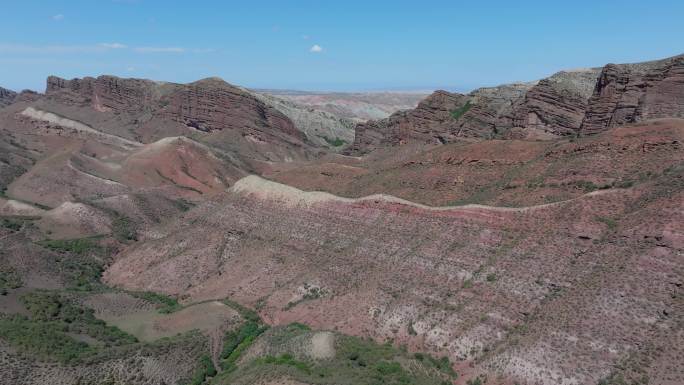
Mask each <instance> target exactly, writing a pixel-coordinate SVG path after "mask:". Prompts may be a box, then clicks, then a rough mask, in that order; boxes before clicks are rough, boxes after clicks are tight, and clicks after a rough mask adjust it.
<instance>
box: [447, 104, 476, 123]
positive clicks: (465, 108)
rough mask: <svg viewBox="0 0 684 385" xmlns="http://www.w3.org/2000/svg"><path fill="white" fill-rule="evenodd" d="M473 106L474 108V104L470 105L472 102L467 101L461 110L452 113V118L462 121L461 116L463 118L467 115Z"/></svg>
mask: <svg viewBox="0 0 684 385" xmlns="http://www.w3.org/2000/svg"><path fill="white" fill-rule="evenodd" d="M472 106H473V105H472V103H470V100H468V101H467V102H466V103H465V104H464V105H463V106H461V107H460V108H458V109H455V110H453V111H451V117H452V118H453V119H454V120H458V119H460V118H461V116H463V114H465V113H466V112H468V111H469V110H470V108H471V107H472Z"/></svg>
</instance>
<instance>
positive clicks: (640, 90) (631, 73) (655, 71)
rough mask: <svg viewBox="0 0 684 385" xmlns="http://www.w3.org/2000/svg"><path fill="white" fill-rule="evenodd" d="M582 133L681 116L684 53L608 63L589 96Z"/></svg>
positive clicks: (683, 95)
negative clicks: (669, 56) (640, 60)
mask: <svg viewBox="0 0 684 385" xmlns="http://www.w3.org/2000/svg"><path fill="white" fill-rule="evenodd" d="M588 104H589V106H588V108H587V113H586V116H585V117H584V121H583V122H582V128H581V132H582V134H593V133H596V132H598V131H601V130H604V129H607V128H610V127H615V126H619V125H622V124H625V123H633V122H639V121H643V120H646V119H657V118H666V117H674V118H681V117H684V55H680V56H676V57H673V58H670V59H665V60H659V61H653V62H647V63H639V64H621V65H617V64H608V65H607V66H605V67H604V68H603V70H602V71H601V74H600V76H599V78H598V81H597V83H596V87H595V89H594V93H593V95H592V96H591V98H590V99H589V103H588Z"/></svg>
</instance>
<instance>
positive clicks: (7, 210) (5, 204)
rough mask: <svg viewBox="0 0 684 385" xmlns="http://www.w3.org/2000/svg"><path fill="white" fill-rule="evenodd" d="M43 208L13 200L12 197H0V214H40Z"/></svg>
mask: <svg viewBox="0 0 684 385" xmlns="http://www.w3.org/2000/svg"><path fill="white" fill-rule="evenodd" d="M44 212H45V210H42V209H39V208H38V207H34V206H31V205H30V204H28V203H24V202H19V201H15V200H13V199H3V198H0V215H15V216H27V217H33V216H40V215H42V214H43V213H44Z"/></svg>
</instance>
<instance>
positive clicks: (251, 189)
mask: <svg viewBox="0 0 684 385" xmlns="http://www.w3.org/2000/svg"><path fill="white" fill-rule="evenodd" d="M229 191H231V192H234V193H243V194H253V195H256V196H258V197H260V198H264V199H271V200H277V201H279V202H282V203H283V204H285V205H288V206H311V205H315V204H317V203H324V202H340V203H361V202H367V201H378V202H385V203H395V204H401V205H405V206H411V207H416V208H420V209H423V210H430V211H482V210H486V211H498V212H525V211H532V210H538V209H544V208H549V207H554V206H558V205H561V204H564V203H567V202H570V201H572V200H575V199H579V198H581V197H579V198H574V199H571V200H567V201H562V202H555V203H548V204H543V205H536V206H529V207H495V206H485V205H477V204H468V205H463V206H428V205H424V204H421V203H416V202H411V201H408V200H406V199H402V198H397V197H395V196H392V195H387V194H374V195H369V196H365V197H361V198H345V197H340V196H337V195H333V194H330V193H327V192H322V191H303V190H300V189H298V188H295V187H292V186H288V185H285V184H282V183H278V182H273V181H270V180H267V179H264V178H262V177H260V176H257V175H249V176H246V177H244V178H242V179H240V180H238V181H237V182H235V184H234V185H233V186H232V187H231V188H230V189H229ZM611 191H612V190H603V191H595V192H592V193H589V194H585V195H583V196H595V195H601V194H607V193H609V192H611Z"/></svg>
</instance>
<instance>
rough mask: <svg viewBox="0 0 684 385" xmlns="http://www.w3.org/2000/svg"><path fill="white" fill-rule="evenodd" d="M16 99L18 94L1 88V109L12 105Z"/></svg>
mask: <svg viewBox="0 0 684 385" xmlns="http://www.w3.org/2000/svg"><path fill="white" fill-rule="evenodd" d="M16 97H17V93H16V92H14V91H12V90H8V89H6V88H2V87H0V108H2V107H5V106H7V105H10V104H11V103H12V102H14V98H16Z"/></svg>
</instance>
